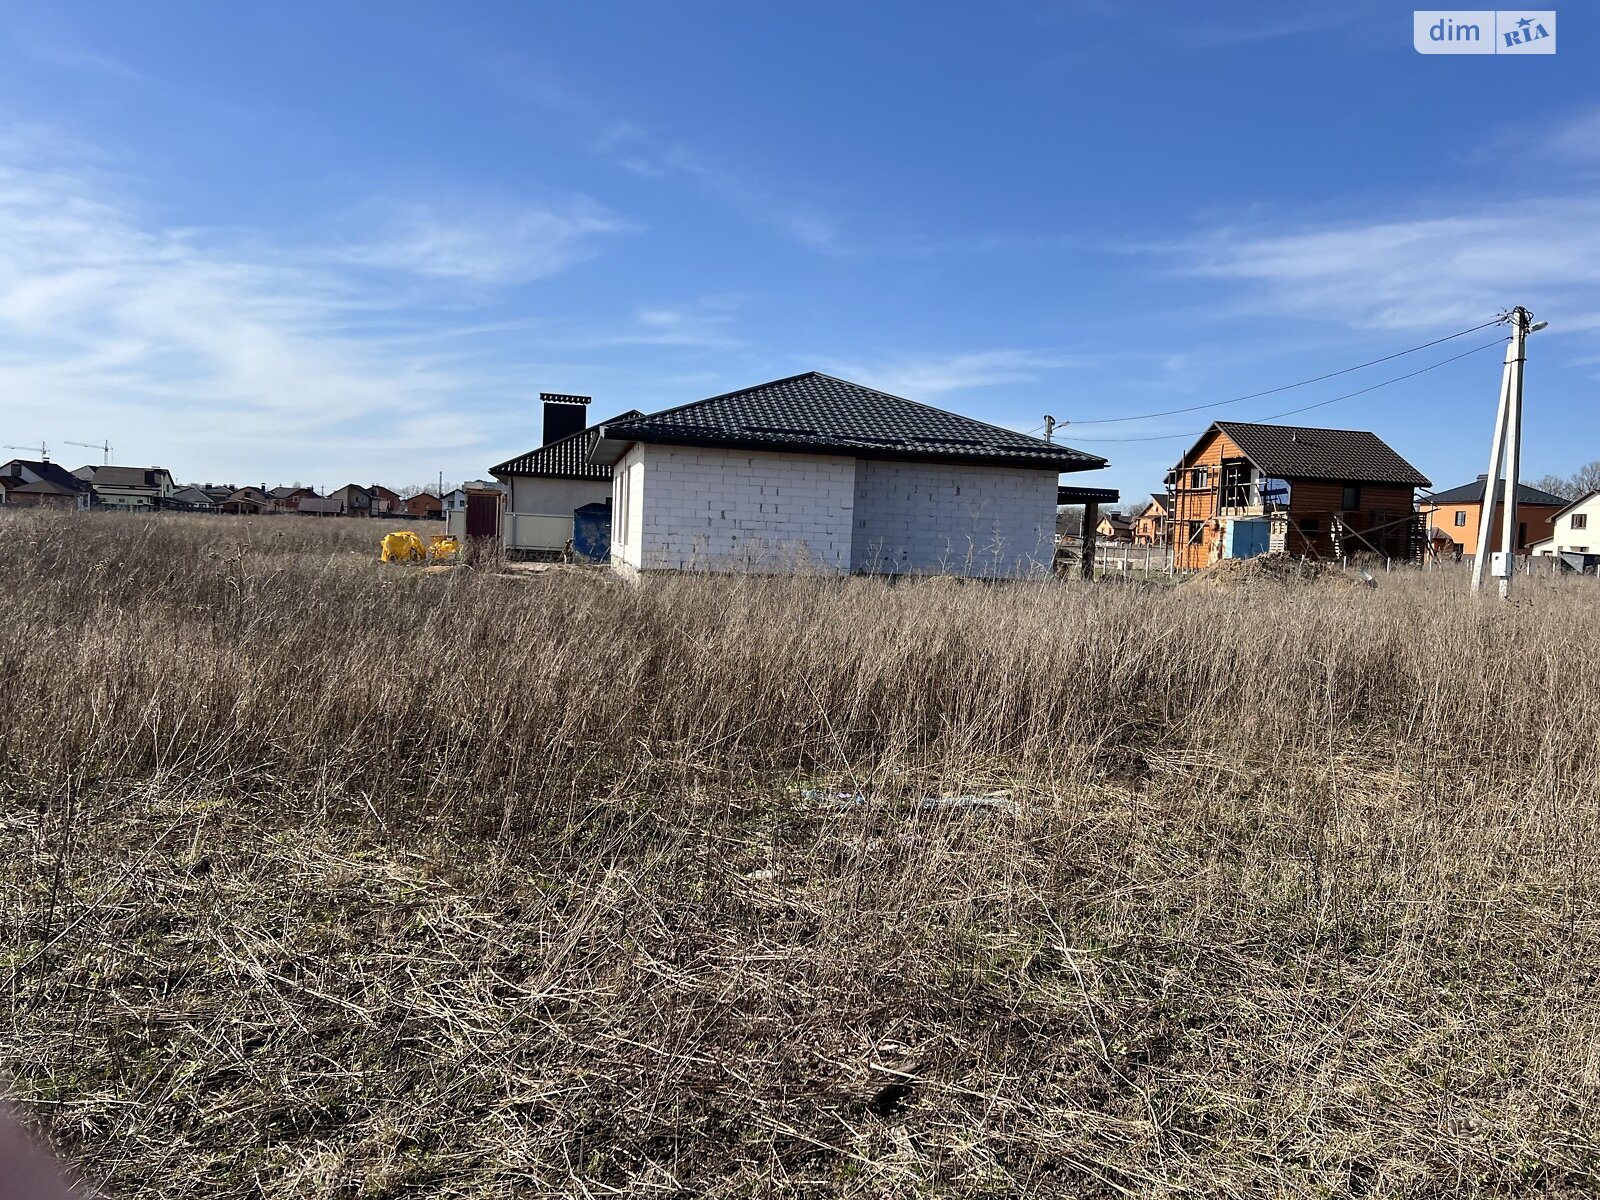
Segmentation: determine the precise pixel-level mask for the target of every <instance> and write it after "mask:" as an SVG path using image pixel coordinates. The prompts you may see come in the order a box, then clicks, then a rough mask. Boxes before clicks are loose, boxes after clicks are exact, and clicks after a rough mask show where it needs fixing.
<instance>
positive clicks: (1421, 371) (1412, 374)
mask: <svg viewBox="0 0 1600 1200" xmlns="http://www.w3.org/2000/svg"><path fill="white" fill-rule="evenodd" d="M1489 324H1491V325H1494V324H1498V322H1495V321H1491V322H1489ZM1478 328H1479V329H1482V328H1484V327H1483V326H1482V325H1480V326H1478ZM1465 332H1468V333H1470V332H1472V331H1471V330H1466V331H1465ZM1451 336H1452V337H1459V336H1460V334H1452V335H1451ZM1448 340H1449V339H1447V338H1441V339H1440V341H1448ZM1507 340H1508V339H1506V338H1496V339H1495V340H1494V341H1492V342H1485V343H1484V344H1483V345H1481V346H1474V347H1473V348H1472V349H1471V350H1463V351H1462V352H1461V353H1460V354H1454V355H1451V356H1450V357H1449V358H1445V359H1440V360H1439V361H1438V362H1436V363H1430V364H1429V365H1428V366H1426V367H1419V368H1418V369H1417V370H1415V371H1408V372H1407V373H1406V374H1404V375H1396V376H1395V377H1394V378H1393V379H1385V380H1383V381H1382V382H1381V383H1374V384H1371V385H1370V386H1368V387H1364V388H1360V389H1359V390H1357V391H1354V392H1346V393H1345V394H1344V395H1342V396H1334V397H1332V398H1331V399H1328V400H1318V401H1317V402H1316V403H1315V404H1307V405H1304V406H1303V407H1301V408H1291V409H1289V410H1288V411H1287V412H1281V413H1273V414H1272V416H1270V417H1261V418H1260V419H1259V420H1257V421H1255V422H1253V423H1254V424H1258V425H1259V424H1263V423H1265V422H1267V421H1277V420H1280V419H1281V418H1283V417H1292V416H1294V415H1295V414H1296V413H1303V412H1310V411H1311V410H1312V409H1314V408H1323V407H1325V406H1327V405H1329V404H1337V403H1338V402H1339V401H1340V400H1350V399H1353V398H1354V397H1356V396H1364V395H1366V394H1367V393H1368V392H1375V391H1377V390H1378V389H1379V388H1382V387H1388V386H1389V385H1390V384H1392V383H1403V382H1404V381H1405V380H1407V379H1415V378H1416V377H1417V376H1418V375H1426V374H1427V373H1428V372H1429V371H1437V370H1438V369H1439V368H1440V367H1447V366H1449V365H1450V364H1451V363H1453V362H1459V361H1460V360H1461V359H1463V358H1466V357H1468V356H1469V355H1473V354H1481V353H1483V351H1485V350H1488V349H1490V348H1491V347H1494V346H1503V345H1505V344H1506V341H1507ZM1430 344H1432V345H1438V342H1433V343H1430ZM1390 357H1391V358H1393V357H1396V356H1395V355H1390ZM1374 361H1382V360H1381V359H1380V360H1374ZM1357 369H1359V368H1355V367H1351V368H1350V370H1357ZM1347 373H1348V372H1345V371H1341V372H1336V374H1347ZM1325 378H1329V377H1327V376H1325ZM1291 386H1294V385H1291ZM1273 390H1274V391H1283V390H1284V389H1283V388H1275V389H1273ZM1258 394H1259V395H1263V396H1265V395H1270V394H1271V393H1269V392H1261V393H1258ZM1241 399H1250V397H1248V396H1246V397H1241ZM1223 403H1232V401H1224V402H1223ZM1199 407H1201V408H1213V407H1215V405H1209V404H1204V405H1200V406H1199ZM1183 411H1193V410H1192V409H1188V410H1183ZM1128 419H1129V420H1133V419H1135V418H1132V417H1130V418H1128ZM1201 432H1204V431H1203V430H1202V431H1201ZM1067 436H1068V437H1070V438H1071V440H1072V441H1074V442H1092V443H1099V444H1101V445H1106V444H1111V445H1116V444H1118V443H1122V442H1171V441H1176V440H1178V439H1179V438H1187V439H1189V440H1190V441H1193V440H1194V439H1195V438H1197V437H1199V436H1200V434H1199V433H1163V434H1158V435H1156V436H1154V437H1131V438H1083V437H1078V436H1076V435H1074V434H1070V433H1069V434H1068V435H1067Z"/></svg>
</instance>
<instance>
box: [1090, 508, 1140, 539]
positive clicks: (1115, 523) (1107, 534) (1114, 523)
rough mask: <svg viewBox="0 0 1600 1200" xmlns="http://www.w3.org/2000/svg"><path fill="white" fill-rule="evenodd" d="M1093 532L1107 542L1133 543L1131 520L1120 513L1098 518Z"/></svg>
mask: <svg viewBox="0 0 1600 1200" xmlns="http://www.w3.org/2000/svg"><path fill="white" fill-rule="evenodd" d="M1094 531H1095V533H1096V534H1098V535H1099V536H1100V537H1102V538H1104V539H1105V540H1106V541H1108V542H1131V541H1133V519H1132V518H1131V517H1125V516H1123V515H1122V514H1121V513H1107V514H1106V515H1105V516H1103V517H1101V518H1100V522H1099V524H1097V525H1096V526H1095V527H1094Z"/></svg>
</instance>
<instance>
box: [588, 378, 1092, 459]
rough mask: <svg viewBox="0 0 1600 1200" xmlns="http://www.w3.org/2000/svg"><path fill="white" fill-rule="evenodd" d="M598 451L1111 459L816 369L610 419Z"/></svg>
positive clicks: (606, 455)
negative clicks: (641, 447)
mask: <svg viewBox="0 0 1600 1200" xmlns="http://www.w3.org/2000/svg"><path fill="white" fill-rule="evenodd" d="M603 435H604V440H605V442H606V443H609V445H607V446H605V447H601V448H600V449H598V450H597V452H596V453H597V455H598V456H599V457H600V458H602V459H603V460H605V461H612V462H614V461H615V459H616V457H618V456H620V454H621V452H622V450H621V447H622V446H624V445H626V444H627V443H629V442H650V443H659V444H664V445H679V446H716V447H720V448H725V449H732V450H766V451H782V452H788V453H795V454H837V455H847V456H849V457H852V458H878V459H910V460H917V461H924V462H952V463H968V464H979V465H986V466H1009V467H1030V468H1036V469H1039V470H1052V471H1088V470H1094V469H1097V468H1099V467H1103V466H1105V465H1106V462H1105V459H1103V458H1099V457H1097V456H1096V455H1093V454H1085V453H1084V452H1083V451H1081V450H1074V449H1072V448H1071V447H1070V446H1062V445H1058V444H1052V443H1050V442H1046V441H1043V440H1041V439H1039V438H1035V437H1029V436H1027V435H1026V434H1021V433H1013V432H1012V431H1011V430H1009V429H1002V428H1000V427H999V426H997V425H990V424H987V423H986V422H983V421H976V420H973V419H972V418H971V417H964V416H961V415H960V414H958V413H953V412H946V411H945V410H944V409H939V408H932V407H930V406H928V405H926V404H919V403H917V402H916V401H915V400H907V399H904V398H903V397H900V396H893V395H890V394H889V393H888V392H880V391H877V390H876V389H874V388H869V387H863V386H862V385H861V384H859V383H851V382H850V381H849V380H846V379H835V378H834V377H833V376H831V375H823V374H821V373H820V372H817V371H808V372H807V373H805V374H804V375H795V376H791V377H790V378H788V379H778V380H774V381H773V382H771V383H763V384H758V385H757V386H755V387H750V388H744V389H742V390H740V391H737V392H728V393H726V394H724V395H721V396H713V397H711V398H710V399H709V400H699V401H696V402H695V403H693V404H686V405H683V406H682V407H680V408H669V409H667V410H665V411H664V412H658V413H653V414H651V415H650V416H647V417H641V418H637V419H634V420H618V421H607V422H606V423H605V424H604V426H603Z"/></svg>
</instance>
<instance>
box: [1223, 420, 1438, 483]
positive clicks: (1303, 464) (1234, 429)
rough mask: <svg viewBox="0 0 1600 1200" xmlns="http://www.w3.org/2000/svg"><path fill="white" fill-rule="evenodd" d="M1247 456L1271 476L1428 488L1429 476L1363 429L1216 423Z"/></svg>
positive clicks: (1238, 422)
mask: <svg viewBox="0 0 1600 1200" xmlns="http://www.w3.org/2000/svg"><path fill="white" fill-rule="evenodd" d="M1215 428H1217V429H1220V430H1221V431H1222V432H1223V433H1225V434H1227V435H1228V437H1229V438H1231V439H1232V440H1233V442H1234V444H1235V445H1237V446H1238V447H1239V449H1240V450H1242V451H1243V452H1244V455H1245V457H1246V458H1248V459H1249V460H1250V461H1251V462H1253V463H1255V465H1256V466H1258V467H1260V468H1261V470H1262V471H1263V472H1264V473H1265V474H1267V475H1269V476H1271V477H1273V478H1274V479H1289V480H1294V479H1326V480H1333V481H1339V482H1348V483H1394V484H1407V485H1409V486H1411V487H1427V486H1428V477H1427V476H1426V475H1424V474H1423V473H1422V472H1421V471H1419V470H1417V469H1416V468H1415V467H1413V466H1412V465H1411V464H1410V463H1408V462H1407V461H1406V460H1405V459H1403V458H1401V457H1400V456H1399V455H1398V454H1396V453H1395V452H1394V451H1393V450H1392V449H1391V448H1390V447H1389V444H1388V443H1387V442H1385V441H1384V440H1383V439H1382V438H1380V437H1379V436H1378V435H1377V434H1375V433H1368V432H1367V431H1366V430H1364V429H1312V428H1308V427H1305V426H1299V425H1251V424H1247V423H1245V422H1242V421H1218V422H1217V423H1216V426H1215Z"/></svg>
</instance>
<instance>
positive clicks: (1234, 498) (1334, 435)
mask: <svg viewBox="0 0 1600 1200" xmlns="http://www.w3.org/2000/svg"><path fill="white" fill-rule="evenodd" d="M1429 486H1431V485H1430V483H1429V481H1428V479H1427V477H1426V476H1424V475H1423V474H1422V472H1420V471H1418V470H1417V469H1416V468H1415V467H1413V466H1412V465H1411V464H1410V463H1408V462H1407V461H1406V460H1405V459H1403V458H1401V457H1400V455H1398V454H1396V453H1395V451H1394V450H1393V449H1392V448H1391V447H1390V446H1389V445H1388V444H1387V443H1386V442H1384V440H1383V439H1382V438H1380V437H1379V436H1378V435H1377V434H1375V433H1368V432H1366V431H1365V430H1359V429H1310V428H1305V427H1300V426H1292V425H1252V424H1247V423H1245V422H1240V421H1218V422H1216V423H1215V424H1213V425H1212V426H1211V428H1210V429H1208V430H1206V432H1205V433H1204V434H1202V435H1201V437H1200V440H1199V441H1197V442H1195V444H1194V445H1193V446H1191V447H1190V448H1189V451H1188V452H1187V453H1186V454H1185V455H1184V456H1183V457H1182V458H1181V459H1179V460H1178V463H1177V465H1176V466H1174V467H1173V468H1172V470H1171V471H1169V472H1168V473H1167V494H1168V497H1169V503H1168V510H1169V512H1170V517H1171V519H1170V520H1169V521H1168V523H1167V528H1168V537H1169V539H1170V540H1169V544H1170V545H1172V547H1173V561H1174V563H1175V564H1176V566H1177V569H1178V570H1180V571H1185V570H1196V569H1198V568H1201V567H1207V566H1210V565H1211V564H1212V563H1214V562H1216V561H1217V560H1218V559H1220V558H1247V557H1250V556H1251V555H1254V554H1262V553H1266V552H1268V551H1287V552H1288V553H1290V554H1294V555H1298V556H1303V557H1306V558H1323V559H1338V558H1343V557H1345V556H1347V555H1358V554H1362V553H1368V554H1373V555H1379V556H1382V557H1385V558H1392V559H1399V560H1408V559H1415V560H1420V559H1421V558H1422V557H1423V556H1424V555H1425V554H1426V552H1427V534H1426V530H1425V529H1424V527H1423V524H1422V521H1421V519H1420V518H1419V517H1418V515H1417V512H1416V489H1417V488H1419V487H1423V488H1425V487H1429Z"/></svg>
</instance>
